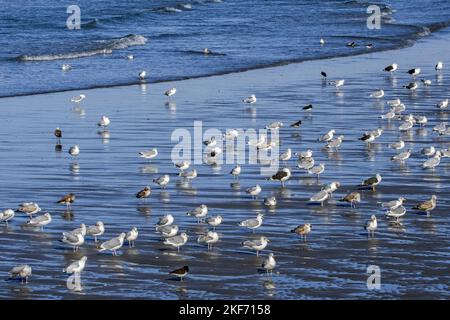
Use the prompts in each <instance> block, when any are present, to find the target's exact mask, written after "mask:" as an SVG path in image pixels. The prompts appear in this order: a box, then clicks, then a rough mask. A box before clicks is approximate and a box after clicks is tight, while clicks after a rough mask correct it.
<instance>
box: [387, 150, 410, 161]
mask: <svg viewBox="0 0 450 320" xmlns="http://www.w3.org/2000/svg"><path fill="white" fill-rule="evenodd" d="M411 153H412V150H411V149H408V150H406V151H403V152H401V153H399V154H397V155H395V156H393V157H391V160H392V161H400V162H405V161H406V160H408V159H409V157H410V156H411Z"/></svg>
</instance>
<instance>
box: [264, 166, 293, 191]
mask: <svg viewBox="0 0 450 320" xmlns="http://www.w3.org/2000/svg"><path fill="white" fill-rule="evenodd" d="M290 177H291V170H290V169H289V168H283V169H281V170H278V172H277V173H275V174H274V175H273V176H271V177H270V178H269V180H270V181H280V182H281V186H282V187H284V182H285V181H287V180H289V178H290Z"/></svg>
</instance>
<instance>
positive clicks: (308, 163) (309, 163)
mask: <svg viewBox="0 0 450 320" xmlns="http://www.w3.org/2000/svg"><path fill="white" fill-rule="evenodd" d="M297 167H298V168H299V169H304V170H307V171H308V170H310V169H312V168H313V167H314V158H313V157H310V158H300V159H299V160H297Z"/></svg>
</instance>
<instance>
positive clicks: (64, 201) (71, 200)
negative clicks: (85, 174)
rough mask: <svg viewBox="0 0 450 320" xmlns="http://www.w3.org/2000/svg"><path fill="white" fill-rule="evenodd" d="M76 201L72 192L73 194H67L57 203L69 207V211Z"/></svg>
mask: <svg viewBox="0 0 450 320" xmlns="http://www.w3.org/2000/svg"><path fill="white" fill-rule="evenodd" d="M75 199H76V197H75V194H73V193H72V192H71V193H68V194H66V195H65V196H64V197H62V198H61V199H59V200H58V201H57V202H56V203H58V204H65V205H66V206H67V209H70V208H71V205H72V203H74V202H75Z"/></svg>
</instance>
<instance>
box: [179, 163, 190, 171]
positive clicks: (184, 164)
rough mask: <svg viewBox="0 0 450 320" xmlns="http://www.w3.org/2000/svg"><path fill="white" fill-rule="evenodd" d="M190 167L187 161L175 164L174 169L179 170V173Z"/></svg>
mask: <svg viewBox="0 0 450 320" xmlns="http://www.w3.org/2000/svg"><path fill="white" fill-rule="evenodd" d="M190 166H191V163H190V162H189V161H180V162H178V163H175V167H177V168H178V169H180V171H184V170H187V169H189V167H190Z"/></svg>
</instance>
